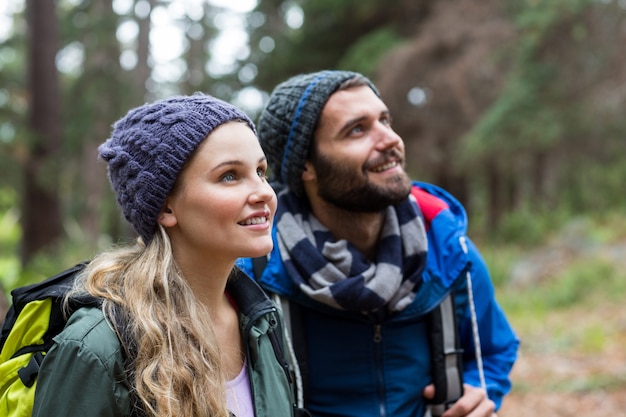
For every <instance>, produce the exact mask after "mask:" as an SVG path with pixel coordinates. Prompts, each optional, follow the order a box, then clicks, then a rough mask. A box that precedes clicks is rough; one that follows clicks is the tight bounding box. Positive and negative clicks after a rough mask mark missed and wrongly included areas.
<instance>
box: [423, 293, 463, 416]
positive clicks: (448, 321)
mask: <svg viewBox="0 0 626 417" xmlns="http://www.w3.org/2000/svg"><path fill="white" fill-rule="evenodd" d="M453 297H454V295H453V294H452V293H450V294H448V296H447V297H446V298H445V299H444V300H443V301H442V302H441V303H440V304H439V305H438V306H437V307H436V308H435V309H434V310H433V311H432V312H431V313H430V314H429V315H428V328H429V332H428V333H429V342H430V355H431V367H432V378H433V384H434V385H435V397H434V398H433V399H432V400H431V404H430V412H431V414H432V416H440V415H441V414H443V412H444V411H446V410H447V409H448V408H450V406H451V405H452V404H453V403H454V402H455V401H456V400H458V399H459V398H460V397H461V396H462V395H463V357H462V355H463V350H462V349H461V344H460V340H459V330H458V327H457V320H456V309H455V305H454V299H453Z"/></svg>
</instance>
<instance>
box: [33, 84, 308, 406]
mask: <svg viewBox="0 0 626 417" xmlns="http://www.w3.org/2000/svg"><path fill="white" fill-rule="evenodd" d="M98 150H99V154H100V157H101V158H102V159H103V160H105V161H106V162H107V163H108V175H109V179H110V182H111V185H112V188H113V190H114V191H115V193H116V197H117V201H118V203H119V205H120V206H121V209H122V211H123V213H124V215H125V217H126V219H127V220H128V221H129V222H130V223H131V224H132V226H133V228H134V229H135V231H136V232H137V233H138V234H139V239H138V240H137V244H135V245H133V246H130V247H122V248H118V249H114V250H111V251H109V252H105V253H102V254H100V255H98V256H97V257H96V258H95V259H93V261H92V262H91V263H90V264H89V266H88V267H87V269H86V270H85V272H84V274H83V275H82V276H81V279H79V280H78V282H77V285H76V287H75V289H74V290H73V292H72V293H70V295H69V296H68V303H70V302H71V301H72V300H77V299H80V298H81V297H85V296H87V297H96V298H98V299H99V300H101V302H102V308H101V309H98V308H86V307H84V308H81V309H79V310H78V311H76V312H75V313H73V314H72V316H71V317H70V319H69V322H68V324H67V326H66V328H65V329H64V331H63V332H62V333H61V334H60V335H59V336H58V337H57V338H55V342H56V343H55V345H54V347H53V348H52V349H51V350H50V352H49V353H48V355H47V356H46V357H45V359H44V361H43V363H42V368H41V371H40V375H39V379H38V382H37V384H38V385H37V390H36V394H35V404H34V412H33V415H34V416H86V415H97V416H100V417H103V416H129V415H147V416H176V417H183V416H189V417H199V416H229V415H231V416H232V415H235V416H237V417H242V416H289V415H294V413H297V410H294V407H293V391H292V388H291V387H290V382H289V381H290V380H291V379H290V375H289V370H288V365H287V364H286V362H285V360H284V359H283V356H282V353H281V352H282V347H283V346H282V343H283V341H282V340H283V339H282V333H281V330H280V329H281V327H280V320H279V316H278V313H277V311H276V309H275V308H274V307H273V304H271V302H270V301H269V300H268V299H267V298H266V296H265V295H264V294H263V292H262V291H261V290H260V288H259V287H258V286H257V285H256V284H255V283H254V281H252V280H251V279H249V278H248V277H247V276H245V275H243V273H241V272H240V271H239V270H238V269H236V268H235V267H234V263H235V261H236V259H237V258H239V257H258V256H264V255H266V254H267V253H268V252H269V251H270V250H271V248H272V238H271V235H270V231H271V223H272V219H273V216H274V213H275V210H276V195H275V194H274V192H273V190H272V188H271V187H270V186H269V184H268V183H267V181H266V176H265V171H266V166H267V163H266V159H265V156H264V154H263V151H262V150H261V147H260V145H259V142H258V140H257V138H256V134H255V130H254V125H253V123H252V122H251V121H250V119H249V118H248V117H247V116H246V115H245V114H244V113H243V112H241V111H240V110H239V109H237V108H236V107H233V106H232V105H230V104H228V103H225V102H223V101H220V100H217V99H215V98H213V97H210V96H206V95H201V94H196V95H193V96H185V97H174V98H170V99H167V100H162V101H158V102H155V103H153V104H146V105H144V106H141V107H138V108H136V109H134V110H131V111H130V112H129V113H128V114H127V115H126V116H125V117H124V118H122V119H121V120H120V121H118V122H117V123H116V124H115V126H114V129H113V132H112V135H111V137H110V138H109V139H108V140H107V141H106V142H105V143H104V144H102V145H101V146H100V147H99V148H98Z"/></svg>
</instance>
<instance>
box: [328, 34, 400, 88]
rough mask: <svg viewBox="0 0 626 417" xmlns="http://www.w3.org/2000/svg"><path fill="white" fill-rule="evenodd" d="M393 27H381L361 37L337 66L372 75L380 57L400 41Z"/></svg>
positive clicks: (368, 75)
mask: <svg viewBox="0 0 626 417" xmlns="http://www.w3.org/2000/svg"><path fill="white" fill-rule="evenodd" d="M402 40H403V38H402V37H401V36H399V35H398V34H397V33H396V31H395V30H394V28H392V27H383V28H380V29H378V30H376V31H374V32H371V33H369V34H367V35H365V36H363V37H361V38H360V39H359V40H358V42H356V43H355V44H354V45H353V46H352V47H350V49H348V51H347V52H346V54H345V55H344V57H343V58H342V59H341V60H340V61H339V64H338V65H337V67H338V68H339V69H345V70H349V71H356V72H360V73H361V74H364V75H365V76H366V77H373V76H374V72H375V70H376V68H377V67H378V63H379V61H380V58H381V57H382V56H383V55H384V54H386V53H387V52H389V51H390V50H391V48H393V47H394V46H396V45H398V44H399V43H400V42H402Z"/></svg>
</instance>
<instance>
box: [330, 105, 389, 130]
mask: <svg viewBox="0 0 626 417" xmlns="http://www.w3.org/2000/svg"><path fill="white" fill-rule="evenodd" d="M380 116H387V117H391V112H390V111H389V110H388V109H387V110H383V111H381V112H380ZM363 120H367V116H360V117H355V118H354V119H350V120H348V121H347V122H346V123H344V124H343V125H342V126H341V128H340V129H339V133H342V132H344V131H345V130H347V129H348V128H350V127H351V126H352V125H355V124H357V123H359V122H362V121H363Z"/></svg>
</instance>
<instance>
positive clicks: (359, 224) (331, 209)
mask: <svg viewBox="0 0 626 417" xmlns="http://www.w3.org/2000/svg"><path fill="white" fill-rule="evenodd" d="M311 212H312V213H313V215H314V216H315V217H316V218H317V219H318V220H319V221H320V222H321V223H322V224H323V225H324V226H326V227H327V228H328V230H330V231H331V232H332V234H333V235H334V236H335V239H337V240H342V239H345V240H347V241H348V242H350V243H351V244H352V245H354V246H355V247H356V248H357V249H359V250H360V251H361V252H362V253H363V255H365V256H366V257H367V258H369V259H375V255H376V245H377V243H378V238H379V236H380V231H381V229H382V227H383V223H384V221H385V212H384V211H381V212H376V213H364V212H354V211H348V210H343V209H340V208H339V207H337V206H334V205H332V204H329V203H327V202H325V201H323V200H316V201H314V202H313V201H312V202H311Z"/></svg>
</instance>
